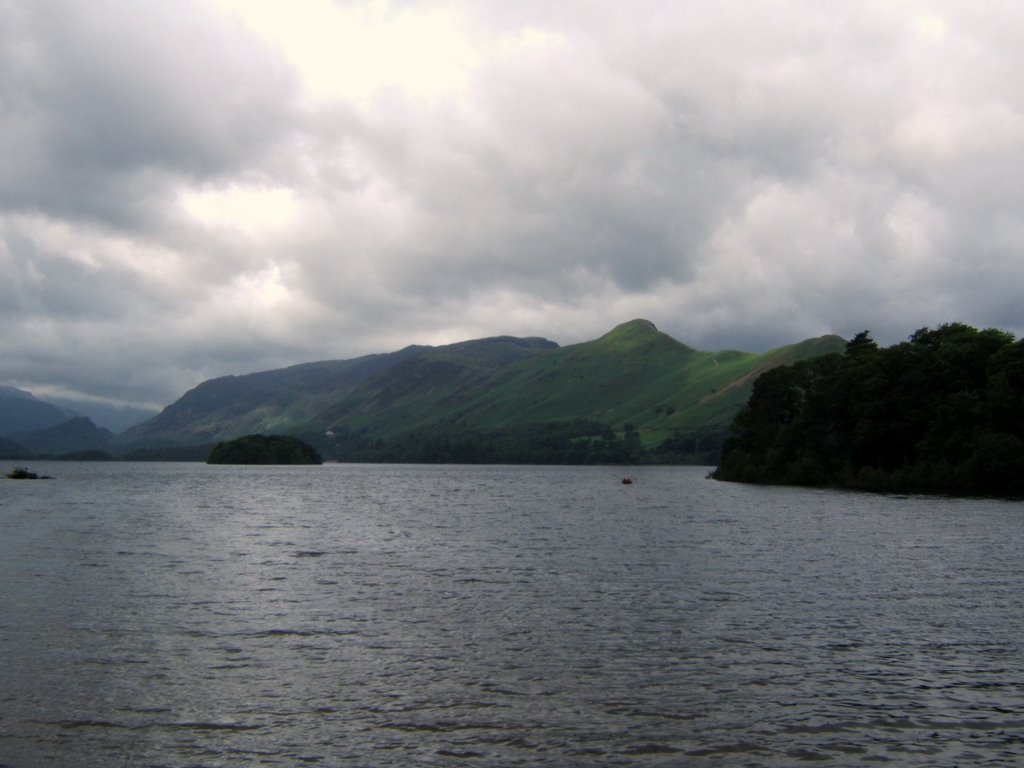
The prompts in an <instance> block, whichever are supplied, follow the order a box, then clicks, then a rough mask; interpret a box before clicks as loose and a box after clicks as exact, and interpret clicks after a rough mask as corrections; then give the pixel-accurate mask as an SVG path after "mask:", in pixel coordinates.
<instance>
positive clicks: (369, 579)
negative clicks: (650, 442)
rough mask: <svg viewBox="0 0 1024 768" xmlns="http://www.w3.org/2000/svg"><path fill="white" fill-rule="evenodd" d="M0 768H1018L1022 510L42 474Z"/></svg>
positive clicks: (787, 493) (393, 483) (244, 475)
mask: <svg viewBox="0 0 1024 768" xmlns="http://www.w3.org/2000/svg"><path fill="white" fill-rule="evenodd" d="M31 468H32V469H33V470H36V471H45V472H46V473H47V474H52V475H54V476H55V479H54V480H49V481H45V482H26V481H22V482H15V481H7V480H0V765H2V766H19V768H20V767H22V766H27V767H30V768H31V767H34V766H104V767H106V766H200V765H201V766H261V765H273V766H292V765H303V764H313V765H325V766H334V765H338V766H342V765H345V766H347V765H367V766H405V765H424V764H427V765H430V764H434V765H453V764H477V765H488V766H490V765H529V766H535V765H551V766H555V765H559V766H561V765H597V766H600V765H625V766H629V765H672V766H675V765H684V766H688V765H693V766H703V765H750V766H759V765H765V766H789V765H797V764H802V763H805V762H809V763H817V764H823V765H863V764H879V763H888V764H891V765H898V766H902V765H929V766H931V765H935V766H953V765H1011V764H1014V763H1015V762H1017V761H1019V760H1024V742H1022V739H1024V648H1022V643H1024V611H1022V608H1021V605H1022V597H1021V596H1022V595H1024V575H1022V573H1024V569H1022V564H1021V555H1020V552H1021V542H1022V534H1024V505H1022V504H1019V503H1008V502H995V501H970V500H961V501H951V500H944V499H933V498H894V497H882V496H871V495H861V494H850V493H834V492H826V491H813V490H800V489H779V488H758V487H749V486H742V485H735V484H725V483H716V482H714V481H710V480H706V479H704V474H705V472H706V470H704V469H694V468H644V469H631V470H628V473H630V474H631V475H632V477H633V478H634V480H635V482H634V483H633V484H632V485H623V484H622V483H621V482H620V480H621V479H622V476H623V473H624V472H627V471H626V470H622V469H617V468H600V467H589V468H554V467H436V466H431V467H417V466H351V465H325V466H323V467H310V468H305V467H303V468H299V467H282V468H255V467H211V466H206V465H199V464H51V465H43V464H38V463H37V464H34V465H33V466H32V467H31Z"/></svg>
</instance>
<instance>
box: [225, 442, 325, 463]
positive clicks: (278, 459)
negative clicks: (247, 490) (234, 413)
mask: <svg viewBox="0 0 1024 768" xmlns="http://www.w3.org/2000/svg"><path fill="white" fill-rule="evenodd" d="M206 463H207V464H323V463H324V460H323V459H322V458H321V457H320V454H319V453H318V452H317V450H316V449H315V448H314V447H313V446H311V445H309V444H308V443H304V442H302V441H301V440H298V439H297V438H294V437H286V436H284V435H245V436H244V437H239V438H237V439H235V440H229V441H227V442H224V443H217V445H216V446H214V448H213V450H212V451H211V452H210V457H209V458H208V459H207V460H206Z"/></svg>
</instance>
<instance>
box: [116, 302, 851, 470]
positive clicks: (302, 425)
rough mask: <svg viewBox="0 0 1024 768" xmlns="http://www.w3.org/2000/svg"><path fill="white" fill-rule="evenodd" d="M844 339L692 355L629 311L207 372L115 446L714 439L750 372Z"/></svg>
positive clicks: (357, 453) (386, 452) (365, 449)
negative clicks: (568, 323) (615, 317)
mask: <svg viewBox="0 0 1024 768" xmlns="http://www.w3.org/2000/svg"><path fill="white" fill-rule="evenodd" d="M844 344H845V342H844V341H843V340H842V339H841V338H840V337H838V336H824V337H819V338H817V339H808V340H805V341H803V342H799V343H797V344H792V345H787V346H785V347H779V348H777V349H774V350H770V351H769V352H766V353H762V354H756V353H748V352H738V351H734V350H733V351H724V352H702V351H700V350H696V349H694V348H692V347H689V346H687V345H686V344H683V343H682V342H679V341H678V340H676V339H674V338H672V337H671V336H668V335H667V334H665V333H663V332H661V331H659V330H658V329H657V327H656V326H655V325H654V324H653V323H651V322H650V321H649V320H643V319H636V320H631V321H628V322H626V323H621V324H619V325H617V326H615V327H614V328H613V329H612V330H610V331H609V332H607V333H605V334H603V335H602V336H600V337H599V338H597V339H594V340H591V341H584V342H580V343H577V344H572V345H567V346H564V347H563V346H560V345H558V344H557V343H556V342H553V341H550V340H548V339H544V338H540V337H529V338H519V337H513V336H495V337H489V338H485V339H473V340H468V341H462V342H456V343H454V344H447V345H442V346H437V347H432V346H423V345H413V346H408V347H405V348H403V349H400V350H398V351H396V352H391V353H381V354H374V355H365V356H362V357H358V358H353V359H350V360H332V361H320V362H311V363H302V364H299V365H296V366H290V367H288V368H282V369H275V370H271V371H262V372H257V373H252V374H246V375H243V376H223V377H218V378H216V379H210V380H207V381H205V382H202V383H200V384H199V385H197V386H196V387H194V388H193V389H191V390H189V391H188V392H186V393H185V394H184V395H182V396H181V397H180V398H179V399H178V400H176V401H175V402H174V403H171V404H170V405H168V406H167V407H166V408H165V409H164V410H163V411H162V412H161V413H160V414H158V415H157V416H155V417H153V418H152V419H149V420H148V421H146V422H143V423H142V424H140V425H137V426H136V427H133V428H131V429H129V430H127V431H125V432H124V433H122V434H121V435H119V436H117V437H116V438H114V441H113V445H114V448H115V450H118V451H120V452H127V451H130V450H132V449H138V448H143V447H144V448H158V447H168V448H170V447H183V446H187V445H198V444H208V443H215V442H219V441H225V440H231V439H235V438H237V437H240V436H243V435H245V434H256V433H264V434H284V435H291V436H295V437H299V438H301V439H303V440H306V441H308V442H310V443H311V444H313V445H315V446H316V447H317V449H318V450H320V451H321V452H322V453H323V454H324V456H325V457H327V458H335V459H346V460H357V459H358V460H363V459H368V458H374V459H379V460H391V459H390V458H389V457H393V456H395V455H397V454H396V453H395V452H396V451H398V448H397V447H396V446H400V445H405V444H406V443H408V442H409V441H411V440H412V441H415V440H428V441H429V440H434V437H430V436H431V435H433V436H436V435H437V434H439V433H441V432H443V433H444V434H445V435H446V437H445V440H447V441H449V443H451V441H453V440H454V441H455V442H458V441H459V440H462V439H463V438H465V439H469V436H471V437H472V440H473V441H475V442H474V445H478V446H479V445H484V444H488V443H487V440H488V439H490V438H487V435H490V436H491V438H494V437H495V436H497V435H506V436H507V435H508V434H510V433H509V430H512V432H515V433H516V434H520V433H523V434H526V433H530V434H533V435H534V437H536V435H539V434H540V433H541V432H544V431H547V432H550V431H551V430H552V429H555V431H558V429H561V428H558V429H556V428H555V427H553V426H552V425H558V424H561V425H568V424H573V425H575V426H573V427H572V428H569V427H566V428H565V429H563V430H562V432H559V435H560V437H558V439H559V440H563V442H564V441H566V440H567V441H569V442H570V443H571V442H572V441H574V440H575V441H580V440H583V439H588V440H589V439H593V440H596V439H599V438H600V439H605V440H608V439H619V437H621V436H626V435H627V434H629V435H630V439H631V440H632V441H633V443H637V444H640V445H642V446H647V447H652V446H656V445H658V444H661V443H664V442H666V441H669V440H676V441H677V443H679V444H682V442H680V441H682V440H683V438H685V437H687V436H690V437H693V436H702V437H704V438H707V436H708V435H713V436H714V437H713V439H711V438H708V439H710V440H711V443H715V444H716V445H717V444H718V443H720V441H721V439H722V438H724V432H725V430H726V429H727V427H728V425H729V423H730V422H731V420H732V417H733V416H734V415H735V413H736V412H738V410H739V409H740V407H742V405H743V404H745V402H746V399H747V397H748V396H749V392H750V389H751V386H752V383H753V379H754V378H756V374H757V373H759V372H760V371H763V370H767V369H769V368H771V367H774V366H776V365H781V364H784V363H787V362H794V361H796V360H800V359H805V358H807V357H813V356H817V355H820V354H828V353H830V352H839V351H842V349H843V347H844ZM566 429H567V430H568V431H565V430H566ZM577 433H579V434H577ZM531 439H533V438H531ZM538 439H539V438H538ZM548 439H554V438H551V437H550V435H549V437H548ZM403 441H404V442H403ZM492 442H493V440H492ZM683 442H685V441H683ZM705 442H707V440H705ZM709 444H710V443H709ZM388 446H391V448H389V447H388ZM403 450H404V449H403ZM398 453H402V451H398ZM705 453H707V451H705ZM402 455H406V454H405V453H402ZM415 455H417V456H429V455H430V454H429V451H428V452H426V453H424V452H422V451H421V452H419V453H416V454H415ZM438 455H441V456H444V455H446V454H444V453H443V452H442V453H440V454H438ZM488 455H489V456H490V455H492V454H488ZM503 455H504V454H501V453H500V452H498V453H497V454H494V456H496V457H497V458H496V459H495V460H499V459H500V458H501V456H503ZM517 455H518V454H517ZM524 455H525V454H524ZM566 455H568V454H566ZM574 455H575V454H574ZM602 455H603V454H602ZM609 455H610V454H609Z"/></svg>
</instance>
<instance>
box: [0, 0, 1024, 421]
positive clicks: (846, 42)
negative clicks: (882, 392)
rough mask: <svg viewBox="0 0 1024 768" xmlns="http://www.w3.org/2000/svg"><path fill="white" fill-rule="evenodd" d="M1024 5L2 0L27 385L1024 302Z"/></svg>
mask: <svg viewBox="0 0 1024 768" xmlns="http://www.w3.org/2000/svg"><path fill="white" fill-rule="evenodd" d="M1022 22H1024V9H1020V8H1019V7H1018V4H1017V3H1014V2H1009V1H1007V2H992V3H988V4H986V5H985V6H984V8H983V9H982V10H979V9H972V8H971V7H970V6H969V5H966V4H963V3H959V2H953V0H949V1H948V2H925V1H924V0H921V1H920V2H907V3H888V2H881V0H879V2H865V3H857V4H850V3H838V2H836V3H830V2H810V1H809V0H801V1H797V0H788V1H787V0H778V1H777V2H768V3H757V4H750V3H745V2H739V0H736V1H735V2H733V1H731V0H730V1H728V2H720V3H715V4H709V3H697V2H674V1H673V2H669V1H668V0H637V1H636V2H632V3H613V2H563V3H533V2H519V3H514V4H510V3H488V2H422V3H420V2H391V3H388V2H386V0H367V1H366V2H346V3H340V2H337V3H335V2H331V0H307V2H305V3H303V4H301V5H295V4H290V3H283V2H278V1H277V0H244V1H243V0H183V1H182V2H175V3H168V2H158V1H157V0H147V1H145V2H137V1H134V0H97V2H89V3H84V2H78V1H76V0H37V1H36V2H32V3H29V2H20V0H0V141H2V142H3V147H4V162H3V163H0V274H2V275H3V279H2V280H0V313H2V317H3V320H4V323H5V328H6V331H7V332H6V334H5V337H6V338H5V345H4V346H5V349H4V358H3V366H2V367H0V383H6V384H12V385H16V386H22V387H24V388H27V389H31V390H32V391H34V392H36V393H37V394H47V393H60V394H64V395H70V396H76V395H82V396H90V397H93V398H105V399H108V400H110V401H113V402H119V403H120V402H124V403H151V404H165V403H167V402H170V401H171V400H173V399H174V398H176V397H177V396H178V395H180V394H181V393H182V392H183V391H184V390H185V389H187V388H188V387H191V386H193V385H194V384H196V383H198V382H199V381H200V380H202V379H204V378H207V377H210V376H214V375H221V374H224V373H243V372H247V371H253V370H260V369H266V368H270V367H276V366H280V365H286V364H290V363H295V362H300V361H305V360H313V359H325V358H332V357H351V356H355V355H359V354H364V353H367V352H378V351H388V350H392V349H396V348H399V347H401V346H404V345H405V344H408V343H443V342H449V341H456V340H460V339H465V338H472V337H480V336H486V335H493V334H506V333H507V334H517V335H545V336H548V337H550V338H553V339H555V340H556V341H559V342H560V343H572V342H575V341H580V340H584V339H588V338H594V337H595V336H597V335H600V334H601V333H603V332H605V331H606V330H608V329H609V328H610V327H612V326H613V325H614V324H616V323H618V322H622V321H625V320H628V319H631V318H634V317H646V318H648V319H650V320H652V321H654V322H655V323H656V324H657V325H658V326H659V327H660V328H661V329H663V330H665V331H666V332H668V333H670V334H672V335H673V336H675V337H676V338H678V339H680V340H682V341H685V342H686V343H689V344H691V345H694V346H697V347H701V348H705V349H720V348H739V349H750V350H757V349H765V348H768V347H771V346H776V345H780V344H784V343H789V342H793V341H797V340H799V339H802V338H806V337H809V336H813V335H819V334H823V333H830V332H834V333H839V334H842V335H844V336H850V335H852V334H853V333H855V332H857V331H859V330H862V329H864V328H870V329H871V330H872V331H873V332H874V334H875V336H876V337H877V338H879V339H880V340H881V341H884V342H887V343H888V342H893V341H898V340H900V339H902V338H905V337H906V336H907V335H908V334H909V333H911V332H912V331H914V330H916V329H917V328H919V327H922V326H925V325H931V326H934V325H937V324H940V323H943V322H948V321H953V320H961V321H964V322H969V323H973V324H976V325H979V326H997V327H1002V328H1005V329H1008V330H1011V331H1013V332H1015V333H1017V334H1020V333H1021V332H1022V331H1024V303H1022V301H1021V295H1020V293H1021V292H1020V288H1019V287H1020V286H1021V285H1024V259H1022V257H1021V254H1022V246H1024V216H1022V214H1021V211H1024V174H1022V173H1021V167H1020V165H1021V162H1022V161H1021V158H1022V157H1024V92H1022V91H1021V90H1020V89H1019V87H1018V86H1017V85H1016V80H1017V77H1018V73H1019V72H1020V71H1024V39H1022V38H1024V23H1022Z"/></svg>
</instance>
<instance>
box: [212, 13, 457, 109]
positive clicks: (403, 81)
mask: <svg viewBox="0 0 1024 768" xmlns="http://www.w3.org/2000/svg"><path fill="white" fill-rule="evenodd" d="M210 2H211V3H212V4H213V5H214V6H215V7H218V8H220V9H221V10H222V11H226V12H228V13H230V14H232V15H235V16H236V17H238V18H239V19H241V21H242V23H243V24H245V25H246V26H247V27H249V28H250V29H251V30H252V31H253V32H255V33H256V34H257V35H258V36H260V37H262V38H264V39H265V40H267V41H268V42H270V43H271V44H272V45H274V46H275V47H276V48H277V49H278V50H279V51H280V52H281V54H282V55H283V56H284V57H285V59H287V60H288V61H289V62H290V63H291V64H292V65H293V66H294V67H295V69H296V70H297V71H298V72H299V75H300V77H301V79H302V82H303V84H304V86H305V88H306V91H307V93H308V94H309V95H310V96H311V97H312V98H313V99H315V100H318V101H329V100H333V99H343V100H348V101H353V102H356V103H359V104H365V103H367V102H369V101H371V100H372V99H373V97H374V96H375V95H377V93H378V92H379V91H380V90H381V89H386V88H395V89H398V90H399V91H401V92H402V93H403V94H405V95H406V96H410V97H414V98H418V99H423V100H433V99H437V98H441V97H444V96H446V95H448V94H451V93H455V92H458V91H461V90H463V89H464V88H465V87H466V86H467V84H468V83H469V81H470V78H471V73H472V69H473V66H474V64H475V62H476V59H477V54H476V52H475V50H474V47H473V45H472V44H471V42H470V40H471V37H470V35H469V33H468V31H467V30H466V29H465V25H464V22H463V20H462V19H461V18H460V17H459V15H458V14H457V13H456V12H455V11H454V10H453V9H451V8H447V7H445V6H444V5H434V4H428V5H427V6H425V7H424V6H411V7H407V8H401V9H396V8H393V7H392V5H391V3H390V2H388V1H387V0H373V1H372V2H365V3H345V4H341V3H334V2H331V0H307V2H304V3H302V5H301V12H297V8H296V6H295V5H293V4H290V3H282V2H279V1H278V0H210Z"/></svg>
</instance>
